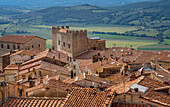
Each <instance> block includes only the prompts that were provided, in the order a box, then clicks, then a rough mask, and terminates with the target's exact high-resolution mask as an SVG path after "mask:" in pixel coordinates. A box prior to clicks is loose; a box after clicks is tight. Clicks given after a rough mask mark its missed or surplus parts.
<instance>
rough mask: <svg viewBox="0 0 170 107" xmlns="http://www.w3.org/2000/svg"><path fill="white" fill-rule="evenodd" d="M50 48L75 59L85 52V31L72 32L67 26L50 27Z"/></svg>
mask: <svg viewBox="0 0 170 107" xmlns="http://www.w3.org/2000/svg"><path fill="white" fill-rule="evenodd" d="M52 48H53V49H54V50H56V51H61V52H64V53H67V54H68V55H69V56H70V57H75V56H77V55H80V54H82V53H84V52H86V51H87V30H80V31H78V30H77V31H74V30H71V29H69V26H66V27H64V26H61V28H60V27H59V26H53V27H52Z"/></svg>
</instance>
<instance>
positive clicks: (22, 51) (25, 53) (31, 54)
mask: <svg viewBox="0 0 170 107" xmlns="http://www.w3.org/2000/svg"><path fill="white" fill-rule="evenodd" d="M18 54H23V55H29V56H33V55H34V53H33V52H31V51H28V50H21V51H18V52H15V53H13V54H11V55H10V56H14V55H18Z"/></svg>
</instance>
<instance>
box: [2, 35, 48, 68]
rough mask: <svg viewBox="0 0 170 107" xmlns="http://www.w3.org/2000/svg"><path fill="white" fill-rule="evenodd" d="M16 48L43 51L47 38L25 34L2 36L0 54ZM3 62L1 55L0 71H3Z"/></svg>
mask: <svg viewBox="0 0 170 107" xmlns="http://www.w3.org/2000/svg"><path fill="white" fill-rule="evenodd" d="M16 49H22V50H36V51H40V52H41V51H44V50H45V49H46V39H43V38H40V37H38V36H24V35H5V36H2V37H1V38H0V56H1V55H4V54H6V53H8V52H11V51H13V50H16ZM2 62H3V61H2V58H1V57H0V71H3V67H2ZM3 63H4V62H3Z"/></svg>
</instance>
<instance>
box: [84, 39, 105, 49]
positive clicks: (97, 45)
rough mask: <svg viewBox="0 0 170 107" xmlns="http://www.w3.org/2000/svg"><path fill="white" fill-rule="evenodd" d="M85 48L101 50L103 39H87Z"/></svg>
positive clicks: (103, 44) (103, 47) (103, 43)
mask: <svg viewBox="0 0 170 107" xmlns="http://www.w3.org/2000/svg"><path fill="white" fill-rule="evenodd" d="M87 40H88V41H87V44H88V46H87V48H88V49H93V50H103V49H105V42H106V41H105V40H95V39H89V38H88V39H87Z"/></svg>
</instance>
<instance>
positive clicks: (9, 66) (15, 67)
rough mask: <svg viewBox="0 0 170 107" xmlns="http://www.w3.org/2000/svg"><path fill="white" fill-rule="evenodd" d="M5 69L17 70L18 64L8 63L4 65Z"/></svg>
mask: <svg viewBox="0 0 170 107" xmlns="http://www.w3.org/2000/svg"><path fill="white" fill-rule="evenodd" d="M4 69H5V70H10V69H12V70H14V69H15V70H17V69H18V65H16V64H10V65H8V66H7V67H5V68H4Z"/></svg>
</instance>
